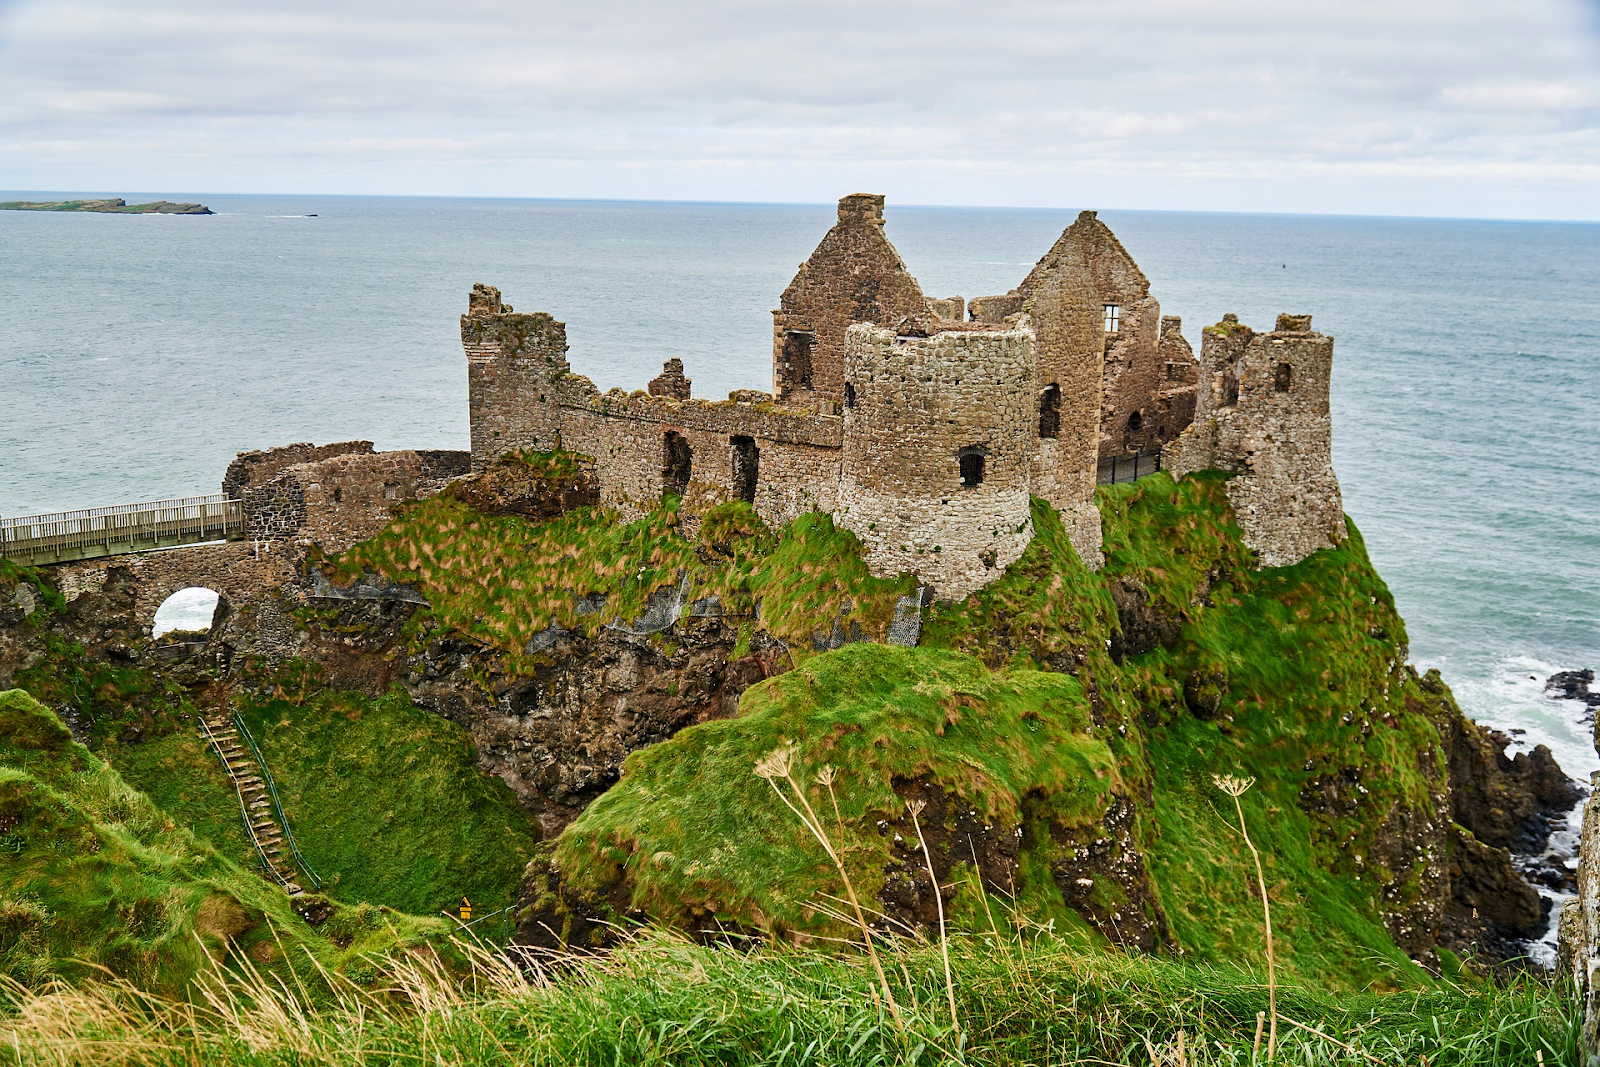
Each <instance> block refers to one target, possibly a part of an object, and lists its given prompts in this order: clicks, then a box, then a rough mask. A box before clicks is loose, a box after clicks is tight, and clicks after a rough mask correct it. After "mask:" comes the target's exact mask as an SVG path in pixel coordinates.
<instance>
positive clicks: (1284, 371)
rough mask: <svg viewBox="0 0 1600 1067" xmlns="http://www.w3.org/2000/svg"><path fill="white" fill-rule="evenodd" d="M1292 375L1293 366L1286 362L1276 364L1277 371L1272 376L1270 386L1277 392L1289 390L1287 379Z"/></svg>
mask: <svg viewBox="0 0 1600 1067" xmlns="http://www.w3.org/2000/svg"><path fill="white" fill-rule="evenodd" d="M1293 377H1294V368H1293V367H1291V366H1289V364H1287V363H1280V364H1278V369H1277V372H1276V373H1274V374H1273V376H1272V388H1273V390H1274V391H1276V392H1279V393H1287V392H1288V391H1289V381H1290V379H1292V378H1293Z"/></svg>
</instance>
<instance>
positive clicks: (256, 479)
mask: <svg viewBox="0 0 1600 1067" xmlns="http://www.w3.org/2000/svg"><path fill="white" fill-rule="evenodd" d="M371 452H372V442H371V441H340V442H339V443H337V444H331V445H314V444H312V443H311V442H310V441H299V442H297V443H295V444H292V445H282V446H280V447H278V448H268V449H262V450H261V451H258V452H240V453H239V454H238V455H237V456H236V457H234V460H233V462H232V463H230V464H228V469H227V471H226V473H224V474H223V476H222V495H223V496H225V497H227V498H228V499H229V500H239V499H241V498H242V497H243V496H244V495H245V491H246V490H247V489H249V487H250V486H252V485H260V484H262V483H263V482H267V481H270V480H271V479H272V478H274V477H276V476H277V475H278V473H279V472H281V471H282V470H283V469H284V468H286V467H292V466H294V465H295V464H297V463H315V462H317V461H318V460H323V459H331V458H332V457H334V456H346V455H361V454H366V455H370V454H371Z"/></svg>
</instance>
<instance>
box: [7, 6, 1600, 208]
mask: <svg viewBox="0 0 1600 1067" xmlns="http://www.w3.org/2000/svg"><path fill="white" fill-rule="evenodd" d="M1592 6H1593V5H1592V4H1590V5H1583V4H1580V3H1578V2H1577V0H1530V2H1528V3H1525V4H1522V5H1520V6H1518V7H1517V8H1515V9H1512V8H1511V7H1510V6H1509V5H1505V4H1502V3H1498V2H1495V0H1462V2H1452V3H1444V2H1435V0H1420V2H1417V3H1410V4H1394V3H1376V2H1369V0H1355V2H1350V3H1313V4H1297V5H1293V6H1292V7H1291V6H1286V5H1283V4H1281V3H1268V2H1265V0H1219V2H1216V3H1210V4H1206V5H1204V6H1203V7H1202V6H1200V5H1196V4H1193V3H1184V2H1178V0H1133V2H1129V3H1100V2H1065V3H1056V2H1029V0H998V2H995V3H990V4H985V5H978V4H975V3H952V2H947V0H932V2H921V3H911V2H901V0H862V2H834V0H821V2H816V3H809V4H804V5H799V4H772V3H755V2H733V0H695V2H686V3H649V2H637V0H594V2H589V3H583V4H571V3H566V4H560V5H557V4H551V3H543V2H541V3H533V4H511V3H491V2H487V0H467V2H462V3H452V4H443V3H438V2H423V0H394V2H388V3H377V2H373V0H349V2H344V3H338V4H336V5H329V4H327V3H325V2H324V3H311V2H306V0H288V2H284V3H274V4H267V3H263V2H259V0H249V2H240V3H234V4H218V3H215V2H201V0H148V2H145V3H141V4H134V3H128V2H124V0H35V2H28V3H14V2H13V3H0V160H3V161H4V163H5V173H7V174H10V175H13V177H11V178H10V180H9V182H8V184H14V185H17V186H19V187H22V186H31V187H42V188H48V187H74V188H84V187H105V188H108V189H114V188H116V187H126V183H127V182H128V181H130V180H134V179H135V178H139V177H145V176H148V177H150V178H155V179H159V181H160V184H162V185H164V186H166V187H171V188H204V187H206V186H205V185H204V184H203V183H204V182H206V181H211V182H219V181H220V182H224V183H228V184H227V185H225V186H215V185H213V186H211V187H213V188H218V189H219V191H220V190H221V189H223V188H251V189H258V190H261V191H274V190H278V189H281V190H286V191H287V190H301V189H308V188H309V189H316V188H322V189H323V190H324V191H335V192H363V191H373V192H455V193H467V194H471V193H489V194H509V195H545V196H549V195H585V194H589V195H632V196H652V195H662V196H681V195H691V196H694V195H698V196H700V197H702V198H721V197H727V198H758V199H809V198H815V197H816V196H817V195H818V193H819V192H820V194H821V195H823V196H826V195H829V189H833V190H835V191H836V190H837V189H839V188H842V187H843V186H844V185H853V184H856V183H857V181H858V180H861V179H865V178H868V177H870V178H873V179H876V180H879V181H880V184H883V183H886V184H885V188H886V191H891V192H897V190H898V189H899V188H908V189H916V190H918V193H917V194H916V195H920V196H923V197H927V198H932V199H935V200H939V201H943V202H971V203H981V202H1033V203H1051V202H1058V200H1059V197H1060V196H1061V195H1062V194H1063V190H1064V188H1065V187H1066V186H1073V187H1074V188H1082V187H1084V186H1085V184H1087V186H1088V187H1089V188H1095V187H1096V183H1097V182H1098V183H1101V187H1103V188H1105V189H1107V190H1116V189H1118V188H1123V189H1129V188H1131V187H1130V186H1129V185H1127V183H1125V182H1124V183H1121V184H1120V185H1119V183H1118V181H1117V179H1118V176H1126V175H1139V176H1143V179H1146V180H1147V181H1148V184H1147V185H1144V186H1140V187H1139V188H1141V189H1142V190H1144V191H1145V193H1148V192H1150V191H1151V190H1155V191H1156V192H1157V194H1158V195H1157V199H1158V200H1161V195H1160V192H1159V191H1160V188H1161V187H1160V184H1159V183H1160V182H1161V180H1162V178H1163V176H1165V178H1166V180H1167V181H1168V184H1169V185H1170V187H1171V193H1170V195H1168V196H1167V197H1166V199H1165V200H1161V202H1155V203H1145V204H1143V205H1141V204H1139V203H1128V202H1122V203H1123V204H1124V206H1165V207H1182V206H1195V207H1219V206H1223V207H1225V206H1244V207H1248V206H1250V202H1251V201H1252V200H1253V199H1254V198H1255V197H1256V196H1257V195H1258V194H1257V192H1254V191H1252V190H1259V189H1261V188H1264V187H1265V186H1266V185H1272V186H1273V187H1274V188H1276V189H1277V190H1278V192H1279V193H1281V194H1283V195H1286V196H1291V197H1292V196H1293V195H1295V194H1296V190H1297V189H1298V191H1299V195H1301V205H1300V206H1302V207H1303V208H1304V209H1307V210H1316V209H1319V208H1328V209H1349V205H1348V204H1346V203H1344V201H1343V200H1341V197H1346V196H1347V195H1350V193H1351V191H1352V190H1355V189H1358V188H1359V189H1363V190H1367V189H1369V187H1370V190H1371V191H1375V193H1373V192H1362V193H1361V194H1360V195H1362V196H1369V195H1376V196H1377V198H1378V199H1377V201H1375V202H1372V203H1370V204H1369V205H1367V209H1369V210H1377V211H1381V210H1391V209H1400V207H1399V206H1398V205H1401V204H1403V203H1405V202H1409V201H1408V200H1407V197H1414V195H1415V194H1414V192H1407V191H1404V190H1402V191H1401V192H1400V194H1398V195H1397V196H1396V197H1394V198H1391V199H1392V200H1393V203H1392V204H1385V203H1383V202H1381V201H1382V199H1383V198H1382V193H1381V186H1382V184H1383V182H1385V181H1387V182H1389V183H1391V184H1394V185H1397V186H1398V185H1403V184H1404V183H1408V182H1409V183H1413V184H1416V183H1424V182H1429V181H1431V182H1434V183H1435V188H1436V190H1438V191H1440V192H1442V193H1443V194H1444V195H1445V196H1446V200H1448V198H1449V196H1450V195H1453V194H1451V193H1450V192H1449V190H1452V189H1454V190H1458V191H1460V193H1461V196H1460V197H1459V198H1458V199H1459V200H1460V203H1461V204H1463V205H1466V204H1469V203H1470V204H1476V203H1480V202H1490V203H1492V202H1493V201H1492V190H1493V187H1494V185H1495V183H1497V182H1504V181H1506V180H1507V175H1513V176H1516V178H1517V180H1518V181H1520V182H1527V181H1533V182H1535V183H1539V182H1542V183H1544V184H1545V185H1547V186H1548V187H1549V191H1550V195H1549V204H1550V210H1551V211H1552V213H1555V214H1566V215H1571V214H1573V211H1572V210H1570V209H1568V208H1570V206H1571V205H1577V204H1581V203H1582V201H1583V189H1582V187H1583V185H1584V183H1592V182H1593V181H1594V180H1595V179H1596V178H1597V177H1600V133H1597V130H1600V117H1597V115H1600V111H1597V109H1600V78H1597V76H1596V70H1597V67H1600V63H1597V62H1596V55H1597V52H1596V49H1595V47H1594V33H1593V31H1594V22H1593V19H1592V14H1593V12H1592V10H1591V8H1592ZM175 155H176V156H180V157H181V158H182V160H183V163H182V164H181V166H180V164H177V163H172V162H168V160H170V159H171V158H173V157H174V156H175ZM548 164H554V165H548ZM182 167H186V168H187V170H185V169H181V168H182ZM1341 168H1343V170H1341ZM334 170H336V171H338V172H339V173H340V175H342V176H341V177H340V178H339V179H338V180H337V182H335V186H328V185H325V184H324V185H321V186H319V185H318V182H326V181H327V180H328V179H326V178H325V177H320V176H322V175H326V174H327V173H329V172H330V171H334ZM1341 174H1344V175H1345V176H1346V180H1345V181H1344V183H1343V186H1342V187H1341V185H1340V181H1341V180H1340V175H1341ZM245 175H248V176H249V177H248V178H245V177H244V176H245ZM1229 181H1232V182H1233V183H1234V185H1235V187H1236V188H1237V190H1238V191H1239V192H1238V193H1236V194H1229V193H1228V192H1227V183H1228V182H1229ZM696 182H700V183H702V185H703V187H701V188H699V189H698V191H697V187H696ZM241 183H242V184H241ZM1363 183H1365V184H1363ZM1197 190H1201V191H1200V192H1197ZM1229 195H1237V196H1242V197H1243V198H1244V201H1243V202H1241V203H1239V204H1230V203H1228V202H1226V200H1227V197H1228V196H1229ZM1184 197H1188V198H1189V199H1188V200H1185V199H1184ZM1219 198H1221V199H1219ZM897 199H904V196H903V195H898V194H897ZM1435 199H1437V197H1435ZM1360 206H1361V205H1360V204H1358V205H1357V207H1360ZM1439 210H1451V208H1450V207H1449V204H1448V203H1442V204H1441V206H1440V208H1439ZM1595 213H1596V211H1595V209H1593V208H1591V209H1590V210H1589V212H1588V214H1590V215H1593V214H1595Z"/></svg>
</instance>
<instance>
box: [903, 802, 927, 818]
mask: <svg viewBox="0 0 1600 1067" xmlns="http://www.w3.org/2000/svg"><path fill="white" fill-rule="evenodd" d="M927 806H928V802H927V801H926V800H908V801H906V808H907V810H909V811H910V812H911V816H912V818H915V817H916V816H918V815H921V814H922V812H923V810H924V809H925V808H927Z"/></svg>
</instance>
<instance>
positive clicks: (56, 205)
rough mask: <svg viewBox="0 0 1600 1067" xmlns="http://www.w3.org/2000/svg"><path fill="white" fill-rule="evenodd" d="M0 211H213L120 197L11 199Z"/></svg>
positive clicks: (128, 213) (150, 213)
mask: <svg viewBox="0 0 1600 1067" xmlns="http://www.w3.org/2000/svg"><path fill="white" fill-rule="evenodd" d="M0 211H102V212H106V213H109V214H112V215H210V214H212V213H213V212H212V210H211V209H210V208H208V207H206V206H205V205H204V204H174V203H173V202H172V201H170V200H156V201H153V202H151V203H148V204H130V203H128V202H127V201H126V200H123V199H122V198H120V197H118V198H115V199H111V200H45V201H31V200H12V201H8V202H6V203H0Z"/></svg>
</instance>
